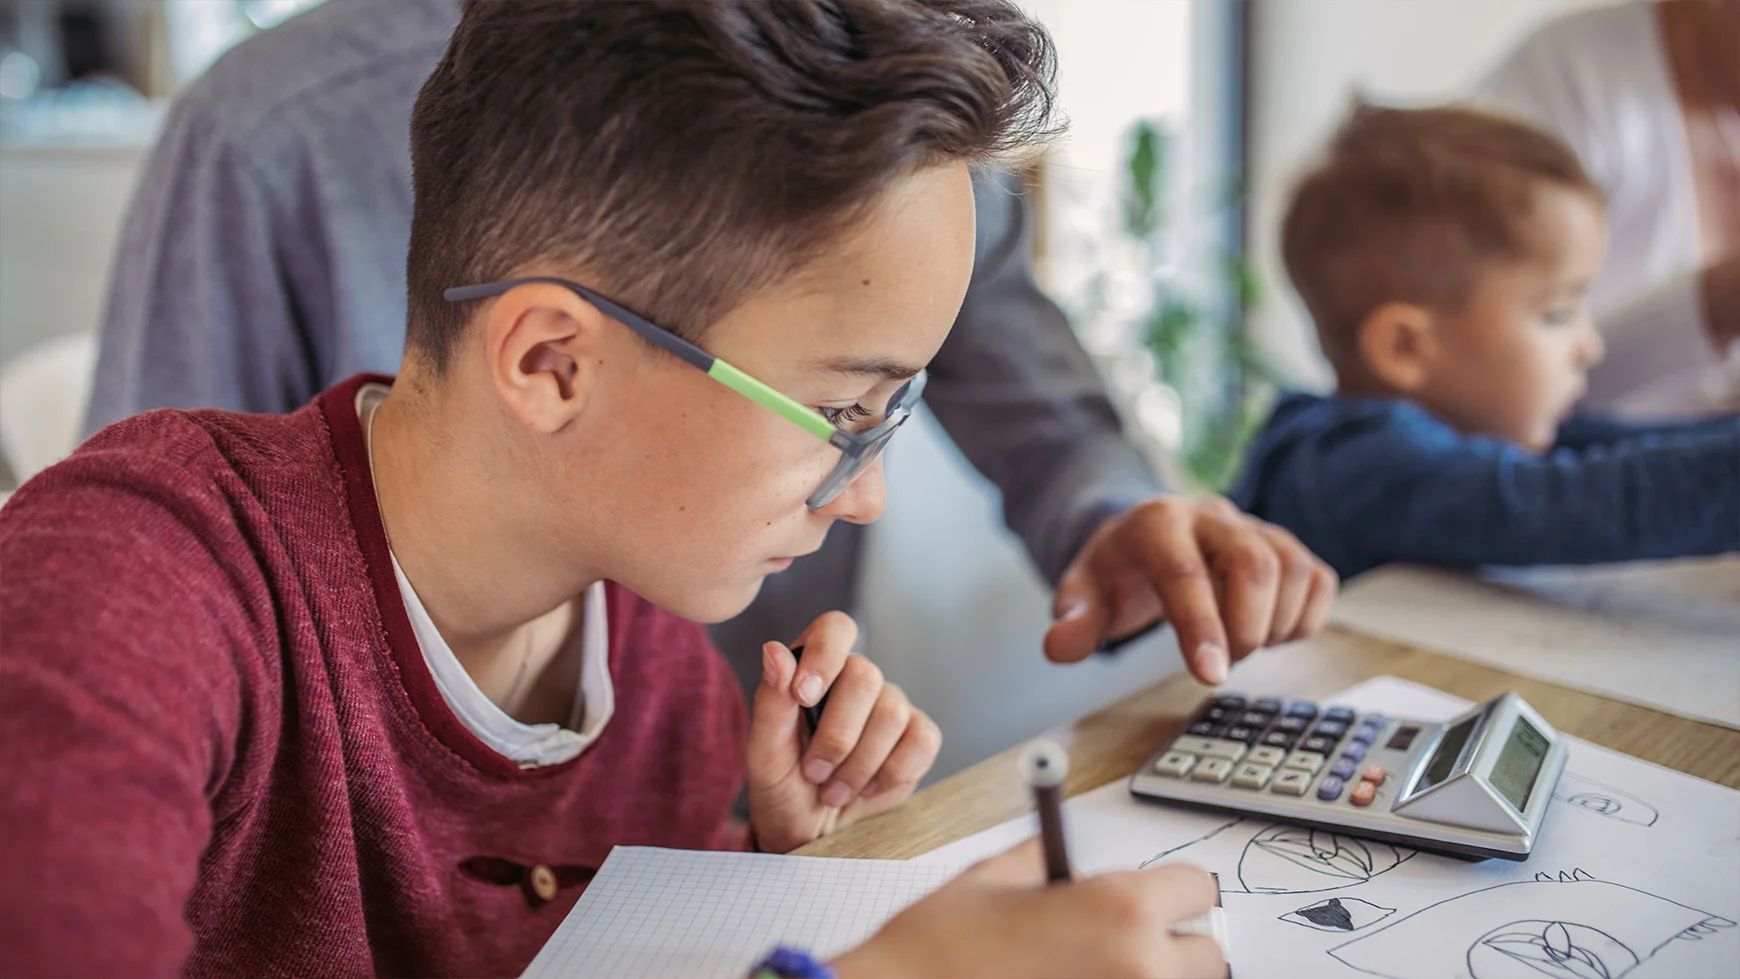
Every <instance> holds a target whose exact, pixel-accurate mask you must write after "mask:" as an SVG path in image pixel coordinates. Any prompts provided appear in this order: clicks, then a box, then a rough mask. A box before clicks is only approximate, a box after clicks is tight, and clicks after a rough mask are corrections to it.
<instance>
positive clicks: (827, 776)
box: [749, 612, 942, 853]
mask: <svg viewBox="0 0 1740 979" xmlns="http://www.w3.org/2000/svg"><path fill="white" fill-rule="evenodd" d="M857 641H858V624H857V623H856V622H853V621H852V618H851V616H848V615H846V614H845V613H844V612H828V613H827V614H825V615H823V616H822V617H821V618H818V619H816V620H815V621H814V622H812V623H810V627H809V628H808V629H806V630H804V634H803V636H802V637H800V638H799V639H798V644H801V645H803V647H804V658H803V667H802V669H801V671H800V669H799V667H798V662H797V658H796V657H795V656H793V655H792V652H791V649H790V648H788V647H787V646H785V645H784V644H783V643H777V642H770V643H768V644H767V645H765V646H763V647H762V649H761V685H760V686H759V687H758V688H756V691H755V710H754V714H753V716H752V717H751V718H750V723H749V825H750V828H751V829H752V830H753V831H754V832H755V840H756V843H757V844H759V845H760V847H761V849H763V850H765V851H767V852H769V853H784V852H786V851H787V850H791V849H793V848H794V847H799V846H802V845H804V844H805V843H808V842H810V841H811V840H814V839H816V838H817V837H819V836H821V835H823V834H825V833H828V832H831V831H832V830H833V829H834V828H835V827H836V826H844V825H846V824H848V823H851V822H854V821H856V820H859V819H862V818H864V817H865V816H874V815H875V814H877V813H879V812H883V811H885V810H888V809H892V808H894V807H895V806H897V805H899V804H900V803H902V802H904V801H906V797H907V796H909V795H911V794H912V790H913V787H914V786H915V785H917V784H918V780H919V779H920V778H923V777H924V773H925V772H928V771H930V766H931V764H932V763H933V762H935V761H936V753H937V749H938V748H940V747H942V732H941V731H939V730H938V729H937V726H936V724H935V722H933V721H932V720H931V719H930V717H929V716H928V715H926V714H925V713H924V711H921V710H919V709H918V708H916V707H914V706H912V702H911V701H909V700H907V699H906V694H904V693H902V692H901V690H900V688H899V687H897V686H895V685H894V684H892V683H887V682H884V681H883V679H882V671H881V670H880V669H878V668H877V667H876V664H874V663H872V662H870V661H869V660H867V659H865V658H864V657H862V656H854V655H852V645H853V644H854V643H856V642H857ZM824 695H825V696H827V697H828V707H827V709H826V710H825V711H823V712H822V718H821V723H820V724H818V725H817V727H816V733H815V735H814V736H813V737H810V736H808V725H807V724H805V722H804V720H803V715H802V711H801V708H803V707H812V706H814V705H815V704H816V703H818V702H819V701H820V700H821V699H822V697H823V696H824ZM806 741H807V742H808V744H807V746H806V744H805V742H806Z"/></svg>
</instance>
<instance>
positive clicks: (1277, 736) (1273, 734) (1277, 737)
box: [1263, 731, 1298, 748]
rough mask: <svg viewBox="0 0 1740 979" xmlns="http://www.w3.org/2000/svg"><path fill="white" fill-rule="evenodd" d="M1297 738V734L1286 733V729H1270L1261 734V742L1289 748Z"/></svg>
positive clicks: (1271, 745)
mask: <svg viewBox="0 0 1740 979" xmlns="http://www.w3.org/2000/svg"><path fill="white" fill-rule="evenodd" d="M1297 738H1298V735H1296V734H1288V733H1287V732H1286V731H1270V732H1269V733H1268V734H1265V735H1263V744H1265V745H1268V746H1270V747H1274V748H1291V747H1293V742H1294V740H1295V739H1297Z"/></svg>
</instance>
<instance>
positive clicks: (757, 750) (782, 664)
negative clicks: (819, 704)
mask: <svg viewBox="0 0 1740 979" xmlns="http://www.w3.org/2000/svg"><path fill="white" fill-rule="evenodd" d="M796 672H797V657H796V656H793V655H792V652H791V650H789V649H787V648H786V647H785V644H784V643H778V642H770V643H766V644H764V645H763V646H762V647H761V683H760V684H759V685H758V686H756V688H755V704H754V708H753V712H752V713H751V715H750V718H749V759H748V761H749V774H750V777H751V778H757V779H759V780H767V779H778V778H779V777H780V776H781V773H782V772H784V770H785V769H787V768H791V769H794V770H795V769H796V768H797V763H798V739H797V729H796V725H797V719H798V711H799V709H800V708H801V707H802V706H803V705H802V704H799V703H798V701H797V698H796V697H793V696H792V695H791V681H792V675H793V674H795V673H796Z"/></svg>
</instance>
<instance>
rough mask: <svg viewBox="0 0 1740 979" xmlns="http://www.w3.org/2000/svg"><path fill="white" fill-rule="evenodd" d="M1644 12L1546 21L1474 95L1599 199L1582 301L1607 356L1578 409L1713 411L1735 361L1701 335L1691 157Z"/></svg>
mask: <svg viewBox="0 0 1740 979" xmlns="http://www.w3.org/2000/svg"><path fill="white" fill-rule="evenodd" d="M1653 7H1654V5H1653V4H1651V3H1648V2H1636V0H1634V2H1630V3H1619V4H1614V5H1612V6H1604V7H1597V8H1595V9H1592V10H1585V11H1579V12H1577V13H1574V14H1570V15H1568V16H1565V17H1560V18H1557V19H1555V20H1552V21H1549V22H1548V23H1547V24H1546V25H1545V26H1543V27H1541V28H1540V29H1539V30H1537V31H1535V33H1534V34H1532V35H1531V36H1530V37H1528V38H1527V39H1526V40H1524V41H1523V42H1522V43H1521V44H1520V45H1518V46H1517V47H1516V49H1515V50H1513V51H1511V52H1510V54H1508V55H1507V56H1506V57H1505V58H1504V59H1503V60H1502V61H1501V62H1500V63H1499V65H1498V66H1497V67H1496V68H1495V69H1493V71H1492V72H1491V74H1490V75H1489V76H1488V77H1487V78H1486V80H1485V81H1484V82H1483V83H1482V84H1481V85H1480V86H1479V87H1478V90H1477V91H1476V92H1475V94H1474V101H1475V102H1477V103H1479V104H1481V105H1485V106H1487V107H1490V108H1493V109H1497V110H1499V111H1502V112H1507V113H1510V114H1513V115H1516V116H1519V117H1521V118H1524V119H1527V120H1528V121H1530V122H1533V123H1534V124H1536V125H1538V126H1540V127H1541V128H1543V129H1545V130H1547V131H1548V132H1551V133H1553V134H1554V135H1556V136H1558V137H1559V138H1561V139H1563V140H1564V141H1565V142H1566V143H1567V144H1569V145H1570V146H1571V148H1572V149H1573V150H1575V151H1576V153H1577V156H1578V158H1579V159H1580V160H1582V162H1583V166H1584V168H1585V169H1586V170H1588V172H1589V176H1590V177H1591V178H1592V179H1593V180H1594V181H1595V183H1596V185H1597V186H1599V187H1600V188H1601V191H1602V193H1603V194H1604V195H1605V196H1606V198H1607V220H1608V225H1609V229H1610V231H1611V235H1610V239H1609V241H1610V243H1609V246H1608V252H1607V261H1606V263H1605V264H1604V265H1603V266H1602V268H1601V273H1600V275H1598V276H1597V277H1596V279H1595V282H1594V283H1593V284H1592V287H1591V289H1590V292H1589V305H1590V309H1591V310H1592V311H1593V312H1594V314H1595V321H1596V324H1597V326H1598V327H1599V328H1600V330H1601V333H1602V336H1603V337H1604V338H1605V339H1606V341H1607V358H1606V360H1605V361H1603V362H1602V363H1601V364H1600V365H1599V366H1597V367H1596V368H1595V370H1594V371H1592V372H1591V373H1590V376H1589V398H1588V400H1589V402H1590V403H1591V404H1594V405H1598V406H1603V407H1607V408H1614V409H1619V410H1622V411H1628V412H1634V413H1640V414H1656V413H1673V412H1679V411H1697V410H1706V409H1708V408H1710V407H1712V403H1715V404H1720V403H1722V402H1723V401H1725V400H1726V399H1727V398H1729V397H1731V396H1732V391H1733V384H1734V379H1733V377H1732V376H1731V375H1730V372H1731V371H1732V370H1733V361H1734V359H1735V358H1734V357H1733V356H1732V355H1731V353H1729V352H1718V351H1715V350H1713V349H1712V348H1711V345H1710V341H1709V338H1708V330H1707V328H1706V326H1705V321H1706V314H1705V311H1704V306H1703V295H1702V291H1701V289H1702V286H1701V282H1702V272H1701V268H1702V266H1703V264H1704V255H1703V241H1702V237H1701V234H1700V230H1699V226H1698V200H1697V192H1696V186H1695V183H1694V180H1693V176H1692V163H1691V148H1690V145H1689V143H1688V142H1687V138H1686V124H1685V117H1684V114H1683V113H1682V111H1681V109H1680V103H1679V96H1678V94H1677V93H1676V89H1675V86H1674V80H1673V73H1672V68H1671V66H1670V65H1669V64H1668V58H1667V50H1666V48H1665V47H1664V46H1663V44H1662V38H1661V28H1660V25H1659V24H1658V23H1657V22H1656V12H1655V10H1654V9H1653ZM1725 355H1727V360H1728V361H1729V364H1728V365H1727V367H1726V368H1725V367H1724V366H1723V365H1722V363H1721V362H1722V360H1723V359H1724V356H1725Z"/></svg>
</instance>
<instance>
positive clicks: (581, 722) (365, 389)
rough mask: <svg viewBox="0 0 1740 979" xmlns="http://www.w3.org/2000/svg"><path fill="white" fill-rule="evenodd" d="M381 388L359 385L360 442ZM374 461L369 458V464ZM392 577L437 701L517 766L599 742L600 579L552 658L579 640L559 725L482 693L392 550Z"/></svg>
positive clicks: (604, 712) (603, 669)
mask: <svg viewBox="0 0 1740 979" xmlns="http://www.w3.org/2000/svg"><path fill="white" fill-rule="evenodd" d="M387 390H388V389H387V386H386V385H384V384H365V385H363V386H362V388H361V389H360V390H358V391H357V397H356V408H357V419H358V421H360V422H361V423H362V427H363V440H364V444H365V445H366V444H367V442H368V439H369V435H370V425H369V422H370V421H371V420H372V418H373V416H374V410H375V408H376V407H378V406H379V405H380V403H381V400H382V399H384V398H385V397H386V396H387ZM372 461H373V460H372V457H371V464H372ZM389 551H390V546H389ZM393 577H394V578H395V579H396V580H397V581H398V582H399V594H400V595H401V596H402V597H403V599H404V602H405V612H406V613H407V615H409V617H410V619H411V631H412V632H414V633H415V634H416V636H417V645H418V646H419V647H420V648H421V650H422V653H423V662H424V663H425V664H427V665H428V667H429V674H430V675H431V676H433V677H434V678H435V686H436V688H437V689H439V690H440V691H441V699H442V700H444V701H446V702H447V706H448V708H449V709H450V710H452V711H453V714H454V716H455V717H457V718H459V722H460V723H461V724H464V725H465V727H466V729H467V730H469V731H470V732H471V733H472V734H474V735H476V736H477V739H478V740H479V741H482V742H483V743H484V744H486V745H489V746H490V748H492V749H494V750H495V751H497V752H499V753H500V754H502V755H503V756H505V757H507V758H508V759H510V760H512V761H514V762H516V763H518V764H519V766H520V767H521V768H538V767H541V766H544V765H555V764H559V763H561V762H564V761H567V760H569V759H571V758H577V757H579V755H580V753H581V752H583V751H585V750H586V749H587V748H588V747H590V746H591V745H592V742H594V741H596V740H598V735H599V734H600V733H602V732H603V731H604V725H605V724H607V723H609V721H610V717H611V715H612V714H614V713H615V712H616V688H615V686H614V684H613V683H612V681H611V678H610V626H609V618H608V612H607V610H606V608H605V601H604V582H602V581H599V582H594V583H593V584H592V586H591V587H589V588H587V589H586V591H585V593H584V595H583V597H582V599H581V609H580V621H579V624H578V625H577V627H575V628H574V629H572V630H571V631H570V632H569V634H568V638H567V639H565V640H564V641H563V648H562V649H561V650H560V651H558V652H557V653H556V661H559V660H561V659H563V658H565V657H568V656H572V655H576V650H575V649H574V646H575V645H578V646H579V649H578V651H577V654H578V655H579V657H580V682H579V688H578V689H577V690H575V691H574V712H573V714H572V715H570V716H569V718H568V724H567V725H566V726H563V725H560V724H554V723H545V724H525V723H522V722H520V721H517V720H515V719H514V718H513V717H512V716H510V715H509V714H508V713H507V712H506V711H504V710H502V709H501V708H500V707H498V706H497V705H496V703H495V702H494V701H492V700H490V699H489V698H488V697H487V696H485V695H484V692H483V691H482V690H481V689H480V688H479V687H478V686H477V682H476V681H475V680H473V679H472V678H471V674H469V673H467V672H466V671H465V666H464V665H463V664H461V663H460V662H459V657H457V656H455V655H453V649H452V647H450V646H448V645H447V640H445V639H443V638H442V637H441V632H440V630H438V629H436V628H435V622H434V620H432V619H430V618H429V612H428V610H427V609H425V608H424V607H423V601H422V599H420V598H418V597H417V590H416V589H415V588H413V587H412V586H411V580H410V579H409V578H407V577H405V571H404V569H403V568H401V567H399V558H398V555H393Z"/></svg>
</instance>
